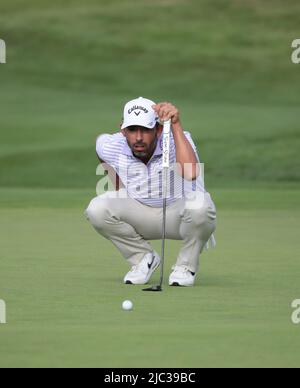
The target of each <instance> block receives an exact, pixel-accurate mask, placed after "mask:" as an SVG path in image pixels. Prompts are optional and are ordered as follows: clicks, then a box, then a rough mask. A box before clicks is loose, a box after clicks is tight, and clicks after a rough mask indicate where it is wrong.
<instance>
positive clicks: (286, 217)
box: [0, 0, 300, 367]
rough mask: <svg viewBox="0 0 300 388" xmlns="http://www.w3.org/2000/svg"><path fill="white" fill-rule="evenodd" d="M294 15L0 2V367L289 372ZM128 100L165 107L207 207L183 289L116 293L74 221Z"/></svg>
mask: <svg viewBox="0 0 300 388" xmlns="http://www.w3.org/2000/svg"><path fill="white" fill-rule="evenodd" d="M299 13H300V2H299V1H298V0H286V1H284V2H282V1H281V0H273V1H272V2H266V1H265V0H256V1H242V2H241V1H240V2H239V1H236V0H200V1H199V0H151V1H150V2H149V1H148V0H140V1H139V2H136V1H133V0H114V1H108V0H101V1H99V0H87V1H85V2H84V3H83V2H82V1H79V0H69V1H67V2H63V3H62V2H61V1H59V0H51V1H50V0H45V1H42V2H41V1H37V0H28V1H26V7H25V5H24V2H23V1H22V0H14V1H13V2H12V1H8V0H1V4H0V39H3V40H5V42H6V46H7V63H6V64H5V65H3V64H1V65H0V109H1V112H0V138H1V141H0V299H3V300H5V301H6V304H7V321H8V323H7V325H0V348H1V351H0V367H5V366H8V367H16V366H25V367H26V366H31V367H34V366H40V367H48V366H70V367H74V366H100V367H105V366H106V367H139V366H140V367H141V366H143V367H167V366H168V367H175V366H177V367H193V366H194V367H201V366H209V367H214V366H224V367H226V366H231V367H234V366H240V367H245V366H259V367H261V366H270V367H282V366H286V367H297V366H299V358H300V351H299V346H298V344H299V336H300V325H298V326H296V325H293V324H292V322H291V315H292V309H291V303H292V301H293V300H294V299H299V298H300V289H299V273H300V265H299V248H300V246H299V245H300V242H299V236H298V235H299V226H300V225H299V224H300V221H299V211H300V208H299V196H300V184H299V182H300V160H299V149H300V136H299V133H300V125H299V84H300V71H299V70H300V67H299V66H300V65H298V66H297V65H293V64H292V62H291V54H292V49H291V43H292V41H293V40H294V39H296V38H299ZM140 95H143V96H145V97H148V98H151V99H153V100H155V101H162V100H169V101H171V102H173V103H174V104H176V105H177V106H178V107H179V108H180V110H181V112H182V121H183V124H184V127H185V129H186V130H188V131H190V132H191V133H192V136H193V138H194V140H195V143H196V144H197V147H198V150H199V154H200V158H201V160H202V161H203V162H205V171H206V183H207V187H208V190H209V191H211V193H212V195H213V198H214V199H215V201H216V204H217V207H218V218H219V225H218V231H217V240H218V247H217V249H216V250H214V251H210V252H208V253H205V254H204V255H203V258H202V265H201V273H200V276H199V279H198V282H197V285H196V287H195V288H192V289H178V288H169V287H167V286H166V287H165V291H164V292H163V293H158V294H146V293H143V292H141V289H142V287H129V286H125V285H123V284H122V279H123V276H124V274H125V273H126V272H127V270H128V267H127V265H126V263H125V262H124V261H123V260H122V258H121V257H120V255H119V253H118V252H117V251H116V250H115V248H114V247H113V246H112V245H111V244H110V243H109V242H108V241H106V240H104V239H103V238H101V237H100V236H98V235H97V234H96V233H95V232H94V230H93V229H92V228H91V226H90V225H89V224H88V222H87V221H86V220H85V218H84V215H83V212H84V209H85V207H86V206H87V205H88V203H89V200H90V199H91V198H92V197H93V196H94V195H95V194H94V193H95V187H96V182H97V177H96V175H95V171H96V166H97V161H96V157H95V139H96V137H97V136H98V135H99V134H100V133H106V132H107V133H113V132H116V131H118V127H119V124H120V121H121V116H122V108H123V104H124V103H125V102H127V101H128V100H129V99H132V98H135V97H138V96H140ZM154 246H155V247H156V248H157V249H160V243H159V242H155V243H154ZM178 248H179V242H168V243H167V263H166V276H167V275H168V274H169V271H170V269H171V266H172V264H173V263H174V261H175V258H176V255H177V251H178ZM157 279H158V274H156V275H155V276H154V279H153V280H154V282H155V281H157ZM125 299H130V300H132V301H133V302H134V310H133V311H132V312H124V311H122V309H121V303H122V302H123V300H125Z"/></svg>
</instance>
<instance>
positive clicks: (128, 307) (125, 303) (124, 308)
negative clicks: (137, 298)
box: [122, 300, 133, 311]
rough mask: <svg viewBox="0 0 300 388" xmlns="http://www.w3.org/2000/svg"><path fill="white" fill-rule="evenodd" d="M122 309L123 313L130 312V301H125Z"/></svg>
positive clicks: (131, 305) (131, 307) (131, 306)
mask: <svg viewBox="0 0 300 388" xmlns="http://www.w3.org/2000/svg"><path fill="white" fill-rule="evenodd" d="M122 308H123V310H125V311H130V310H132V309H133V303H132V302H131V301H130V300H125V301H124V302H123V304H122Z"/></svg>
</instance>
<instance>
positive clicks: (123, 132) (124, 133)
mask: <svg viewBox="0 0 300 388" xmlns="http://www.w3.org/2000/svg"><path fill="white" fill-rule="evenodd" d="M122 125H123V121H122V122H121V123H120V129H121V133H122V134H123V135H124V136H125V137H126V132H125V129H122Z"/></svg>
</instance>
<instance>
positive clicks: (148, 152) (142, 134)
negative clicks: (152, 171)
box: [122, 126, 162, 159]
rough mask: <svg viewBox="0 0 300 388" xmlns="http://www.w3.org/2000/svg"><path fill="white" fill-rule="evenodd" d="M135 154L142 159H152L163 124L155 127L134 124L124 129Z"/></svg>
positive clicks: (124, 133) (123, 131)
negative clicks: (149, 127)
mask: <svg viewBox="0 0 300 388" xmlns="http://www.w3.org/2000/svg"><path fill="white" fill-rule="evenodd" d="M122 133H123V135H124V136H125V137H126V139H127V143H128V145H129V147H130V149H131V150H132V153H133V155H134V156H135V157H136V158H140V159H148V158H149V159H150V158H151V157H152V155H153V152H154V151H155V149H156V146H157V142H158V139H159V138H160V136H161V134H162V126H156V127H155V128H153V129H148V128H145V127H138V126H132V127H128V128H125V129H124V130H122Z"/></svg>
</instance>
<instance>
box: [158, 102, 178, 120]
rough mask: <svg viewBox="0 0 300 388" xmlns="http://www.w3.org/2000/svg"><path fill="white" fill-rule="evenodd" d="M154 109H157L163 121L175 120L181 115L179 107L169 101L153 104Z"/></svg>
mask: <svg viewBox="0 0 300 388" xmlns="http://www.w3.org/2000/svg"><path fill="white" fill-rule="evenodd" d="M153 109H154V110H155V111H156V113H157V114H158V116H159V118H160V120H161V121H167V120H174V119H177V118H178V116H179V112H178V109H177V108H176V107H175V106H174V105H172V104H171V103H169V102H162V103H160V104H157V105H153Z"/></svg>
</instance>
